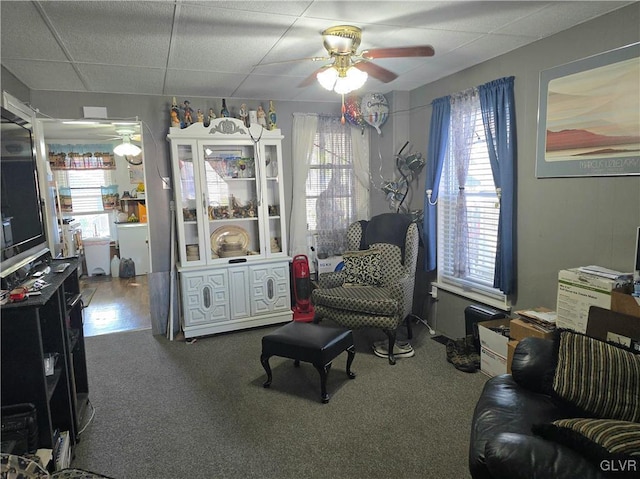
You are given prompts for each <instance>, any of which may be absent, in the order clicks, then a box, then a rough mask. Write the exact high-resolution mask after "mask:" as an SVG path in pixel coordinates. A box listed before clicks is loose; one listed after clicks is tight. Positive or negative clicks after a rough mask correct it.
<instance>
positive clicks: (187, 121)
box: [182, 100, 193, 127]
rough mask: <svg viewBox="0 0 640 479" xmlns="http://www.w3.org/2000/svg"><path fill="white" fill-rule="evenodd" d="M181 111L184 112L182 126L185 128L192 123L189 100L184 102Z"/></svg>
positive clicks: (191, 109) (191, 110)
mask: <svg viewBox="0 0 640 479" xmlns="http://www.w3.org/2000/svg"><path fill="white" fill-rule="evenodd" d="M182 109H183V110H184V126H185V127H187V126H189V125H191V124H192V123H193V108H191V103H189V100H185V101H184V103H183V107H182Z"/></svg>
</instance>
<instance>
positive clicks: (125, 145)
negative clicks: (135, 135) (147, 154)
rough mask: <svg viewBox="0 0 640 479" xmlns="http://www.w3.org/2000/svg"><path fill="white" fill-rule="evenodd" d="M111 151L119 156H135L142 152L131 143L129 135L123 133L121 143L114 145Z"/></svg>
mask: <svg viewBox="0 0 640 479" xmlns="http://www.w3.org/2000/svg"><path fill="white" fill-rule="evenodd" d="M113 152H114V153H115V154H116V155H119V156H137V155H139V154H140V153H141V152H142V149H140V148H139V147H138V146H136V145H134V144H132V143H131V137H130V136H129V135H123V137H122V143H120V144H119V145H118V146H116V147H115V148H114V149H113Z"/></svg>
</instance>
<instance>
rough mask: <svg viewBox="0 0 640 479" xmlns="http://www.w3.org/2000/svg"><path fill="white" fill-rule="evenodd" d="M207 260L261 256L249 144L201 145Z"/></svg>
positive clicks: (254, 173)
mask: <svg viewBox="0 0 640 479" xmlns="http://www.w3.org/2000/svg"><path fill="white" fill-rule="evenodd" d="M200 149H201V151H200V154H201V155H202V158H204V162H203V163H204V177H203V185H202V187H203V189H204V191H203V195H204V198H205V206H206V212H205V214H206V215H207V221H206V222H205V224H206V225H207V227H205V234H206V235H207V236H208V239H207V240H206V243H207V254H208V256H207V260H208V261H216V260H218V259H225V261H228V260H227V258H236V257H246V256H249V255H258V254H261V241H260V228H259V222H258V218H259V215H260V208H259V202H258V198H259V197H260V194H259V182H258V179H257V178H258V177H259V174H258V172H257V171H256V163H255V150H254V147H253V145H252V144H241V145H238V144H235V145H233V146H221V145H220V144H219V143H218V144H212V143H201V144H200Z"/></svg>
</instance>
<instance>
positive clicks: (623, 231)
mask: <svg viewBox="0 0 640 479" xmlns="http://www.w3.org/2000/svg"><path fill="white" fill-rule="evenodd" d="M639 13H640V4H638V3H636V4H634V5H632V6H630V7H626V8H624V9H621V10H618V11H616V12H613V13H611V14H609V15H605V16H603V17H600V18H598V19H596V20H593V21H590V22H587V23H584V24H582V25H579V26H577V27H574V28H572V29H570V30H566V31H564V32H561V33H559V34H557V35H554V36H553V37H549V38H547V39H543V40H540V41H538V42H536V43H533V44H531V45H528V46H525V47H523V48H519V49H518V50H515V51H513V52H511V53H508V54H506V55H502V56H500V57H498V58H495V59H493V60H491V61H488V62H485V63H482V64H480V65H478V66H476V67H473V68H470V69H468V70H465V71H463V72H460V73H458V74H455V75H451V76H449V77H447V78H444V79H442V80H440V81H438V82H435V83H432V84H429V85H425V86H423V87H421V88H418V89H416V90H414V91H412V92H411V107H412V117H411V138H412V141H413V140H415V143H417V144H421V145H422V148H426V141H427V140H426V138H427V136H428V131H429V123H430V122H429V120H430V116H431V108H430V107H429V104H430V102H431V101H432V100H433V99H435V98H438V97H441V96H444V95H447V94H450V93H454V92H457V91H460V90H464V89H466V88H470V87H474V86H477V85H480V84H483V83H485V82H488V81H491V80H494V79H497V78H500V77H505V76H511V75H514V76H515V102H516V122H517V132H518V136H517V142H518V163H517V249H518V253H517V270H518V271H517V278H518V294H517V297H516V298H515V308H514V309H521V308H530V307H534V306H547V307H550V308H553V309H555V306H556V293H557V276H558V270H561V269H565V268H570V267H576V266H583V265H589V264H596V265H600V266H605V267H608V268H613V269H617V270H621V271H631V270H632V269H633V257H634V251H633V248H634V243H635V233H634V231H635V228H636V227H637V226H638V225H640V177H638V176H628V177H600V178H598V177H591V178H588V177H582V178H546V179H537V178H536V177H535V160H536V132H537V115H538V86H539V75H540V71H541V70H546V69H548V68H552V67H555V66H558V65H562V64H565V63H568V62H571V61H574V60H578V59H581V58H585V57H588V56H591V55H594V54H597V53H601V52H604V51H607V50H611V49H614V48H618V47H621V46H624V45H628V44H631V43H634V42H638V41H639V40H640V29H639V28H638V25H640V18H639V17H640V15H639ZM612 87H615V85H612ZM469 304H470V301H469V300H465V299H462V298H460V297H457V296H455V295H452V294H448V293H444V292H442V291H439V295H438V301H437V303H436V306H434V307H433V308H432V309H431V311H430V313H431V314H430V321H431V322H432V325H433V324H435V325H436V326H437V328H438V330H439V331H442V332H443V333H444V334H446V335H448V336H452V337H460V336H462V335H463V334H464V319H463V312H464V308H465V307H466V306H467V305H469Z"/></svg>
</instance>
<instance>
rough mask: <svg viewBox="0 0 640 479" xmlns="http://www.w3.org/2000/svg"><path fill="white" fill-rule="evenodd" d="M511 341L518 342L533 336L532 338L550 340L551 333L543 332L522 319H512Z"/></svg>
mask: <svg viewBox="0 0 640 479" xmlns="http://www.w3.org/2000/svg"><path fill="white" fill-rule="evenodd" d="M509 327H510V330H511V331H510V333H509V336H511V339H516V340H518V341H520V340H521V339H524V338H527V337H530V336H533V337H534V338H543V339H551V338H553V332H547V331H543V330H542V329H540V328H537V327H536V325H535V324H532V323H529V322H527V321H525V320H524V319H520V318H518V319H512V320H511V324H510V326H509Z"/></svg>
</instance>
